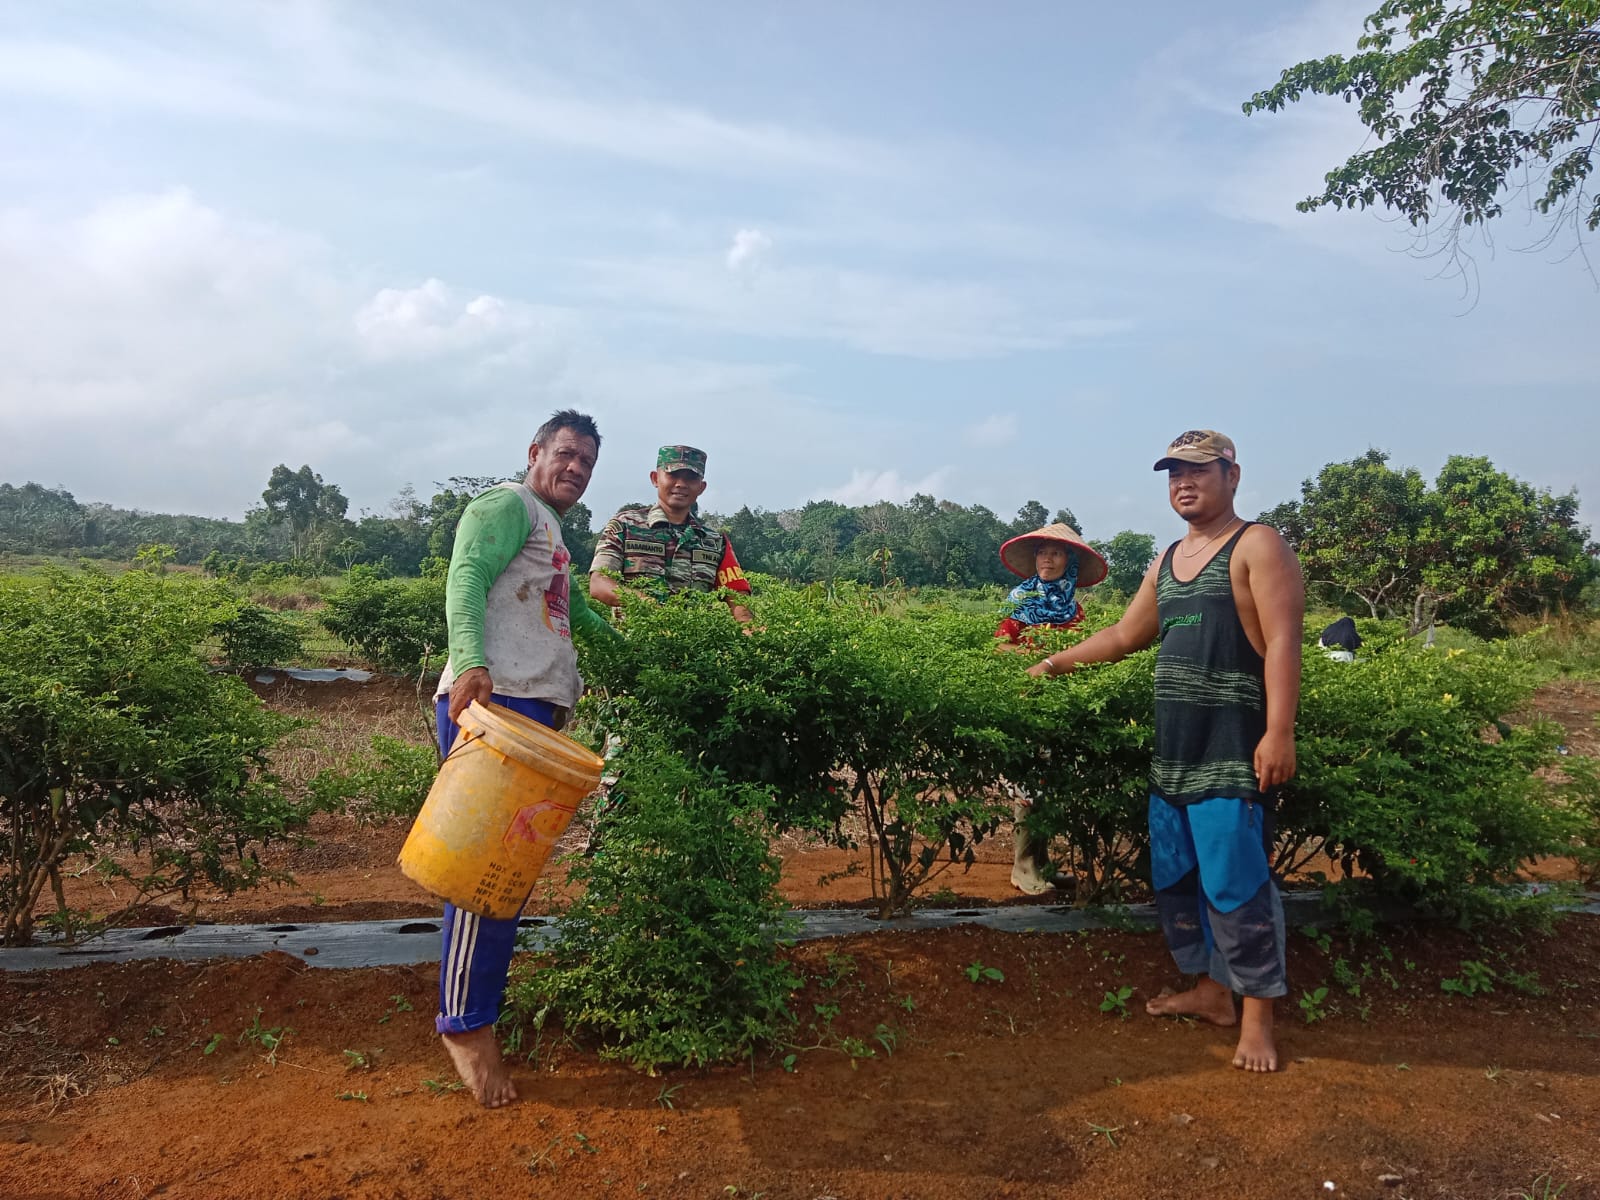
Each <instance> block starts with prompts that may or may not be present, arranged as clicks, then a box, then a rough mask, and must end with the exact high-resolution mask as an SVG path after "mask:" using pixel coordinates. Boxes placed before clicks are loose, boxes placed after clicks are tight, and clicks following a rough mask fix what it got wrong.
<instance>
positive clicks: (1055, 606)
mask: <svg viewBox="0 0 1600 1200" xmlns="http://www.w3.org/2000/svg"><path fill="white" fill-rule="evenodd" d="M1077 591H1078V554H1077V551H1072V552H1070V553H1068V555H1067V573H1066V574H1065V575H1063V576H1062V577H1061V578H1060V579H1053V580H1051V581H1050V582H1048V583H1046V582H1045V581H1044V580H1043V579H1040V578H1039V577H1038V576H1037V575H1030V576H1029V577H1028V578H1027V579H1024V580H1023V581H1022V582H1021V583H1019V584H1017V586H1016V587H1014V588H1012V589H1011V594H1010V595H1009V596H1007V597H1006V599H1008V600H1009V601H1010V602H1011V603H1012V605H1013V606H1014V608H1015V611H1014V612H1013V613H1012V614H1011V615H1012V616H1013V617H1015V618H1016V619H1017V620H1018V621H1021V622H1022V623H1023V624H1024V625H1065V624H1066V623H1067V622H1068V621H1070V620H1072V618H1073V617H1075V616H1077V615H1078V600H1077V595H1076V593H1077Z"/></svg>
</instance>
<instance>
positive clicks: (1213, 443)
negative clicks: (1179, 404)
mask: <svg viewBox="0 0 1600 1200" xmlns="http://www.w3.org/2000/svg"><path fill="white" fill-rule="evenodd" d="M1219 458H1220V459H1222V460H1223V461H1225V462H1228V463H1236V462H1238V461H1239V453H1238V451H1237V450H1235V449H1234V448H1233V439H1232V438H1230V437H1228V436H1227V435H1226V434H1221V433H1218V432H1217V431H1216V430H1215V429H1191V430H1189V432H1188V433H1180V434H1179V435H1178V436H1177V437H1175V438H1173V439H1172V445H1170V446H1168V447H1167V453H1166V454H1165V456H1163V457H1162V458H1159V459H1157V460H1156V466H1155V469H1156V470H1158V471H1165V470H1167V468H1169V467H1171V466H1172V464H1173V463H1177V462H1186V463H1208V462H1216V461H1217V460H1218V459H1219Z"/></svg>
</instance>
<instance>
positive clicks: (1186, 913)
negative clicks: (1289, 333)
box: [1029, 429, 1305, 1071]
mask: <svg viewBox="0 0 1600 1200" xmlns="http://www.w3.org/2000/svg"><path fill="white" fill-rule="evenodd" d="M1155 469H1156V470H1158V471H1166V472H1167V494H1168V498H1169V499H1170V501H1171V503H1172V507H1173V510H1174V511H1175V512H1177V514H1178V515H1179V516H1180V517H1182V518H1183V519H1184V521H1185V523H1186V524H1187V525H1188V526H1189V529H1188V532H1187V533H1186V534H1185V535H1184V537H1183V538H1182V539H1180V540H1179V541H1177V542H1174V543H1173V544H1172V545H1171V546H1170V547H1169V548H1168V549H1167V552H1166V553H1165V554H1164V555H1162V556H1161V557H1160V558H1159V559H1157V560H1156V562H1155V563H1153V564H1152V565H1151V567H1150V570H1149V571H1148V573H1147V574H1146V575H1145V578H1144V582H1143V583H1142V584H1141V585H1140V587H1139V591H1138V592H1137V594H1135V596H1134V598H1133V600H1132V602H1131V603H1129V605H1128V609H1127V611H1126V612H1125V613H1124V614H1123V617H1122V619H1121V620H1120V621H1118V622H1117V624H1115V625H1113V626H1111V627H1110V628H1109V629H1103V630H1101V631H1100V632H1099V633H1096V634H1095V635H1094V636H1092V637H1089V638H1086V639H1085V640H1084V641H1082V642H1080V643H1078V644H1077V645H1076V646H1072V647H1069V648H1068V649H1066V650H1059V651H1057V652H1056V653H1054V654H1052V655H1050V656H1048V657H1046V658H1044V659H1041V660H1040V661H1039V662H1037V663H1035V664H1034V665H1033V666H1032V667H1030V668H1029V674H1032V675H1061V674H1064V673H1066V672H1068V671H1072V670H1074V669H1076V668H1077V667H1079V666H1082V665H1084V664H1088V663H1099V662H1114V661H1116V660H1117V659H1120V658H1123V657H1125V656H1127V655H1128V654H1131V653H1133V652H1134V651H1136V650H1142V649H1144V648H1145V647H1146V646H1148V645H1150V644H1151V643H1152V642H1156V641H1158V640H1159V642H1160V644H1161V648H1160V650H1159V652H1158V653H1157V657H1156V673H1155V674H1156V678H1155V688H1156V720H1155V755H1154V759H1153V761H1152V763H1151V769H1150V843H1151V860H1152V871H1153V874H1154V884H1155V888H1156V904H1157V909H1158V911H1159V913H1160V915H1161V925H1162V930H1163V932H1164V933H1165V934H1166V937H1167V945H1168V947H1169V948H1170V949H1171V951H1172V956H1173V958H1174V960H1175V961H1176V962H1177V964H1178V967H1179V969H1180V970H1182V971H1184V972H1185V973H1186V974H1191V975H1199V976H1200V980H1199V982H1198V983H1197V984H1196V985H1195V986H1194V987H1192V988H1190V989H1189V990H1187V991H1184V992H1181V993H1177V994H1170V993H1167V992H1163V993H1162V994H1161V995H1159V996H1157V997H1155V998H1154V999H1152V1000H1151V1001H1150V1002H1149V1003H1148V1004H1147V1005H1146V1006H1145V1008H1146V1011H1148V1012H1150V1013H1151V1014H1153V1015H1157V1016H1186V1017H1197V1018H1199V1019H1201V1020H1204V1021H1208V1022H1210V1023H1211V1024H1214V1025H1234V1024H1238V1025H1239V1027H1240V1028H1239V1043H1238V1048H1237V1049H1236V1051H1235V1052H1234V1056H1233V1065H1234V1066H1236V1067H1239V1068H1241V1069H1243V1070H1247V1071H1274V1070H1276V1069H1277V1065H1278V1053H1277V1046H1276V1043H1275V1042H1274V1040H1273V1033H1272V1002H1273V999H1274V998H1275V997H1278V996H1281V995H1284V994H1285V993H1286V992H1287V991H1288V983H1287V980H1286V979H1285V971H1284V927H1283V905H1282V902H1281V900H1280V899H1279V896H1278V890H1277V886H1276V884H1275V883H1274V881H1273V879H1272V873H1271V869H1270V865H1269V862H1268V858H1267V846H1266V838H1267V826H1268V820H1269V816H1270V814H1269V812H1268V808H1267V806H1268V804H1269V803H1270V802H1271V800H1272V798H1273V796H1274V793H1275V792H1276V790H1277V789H1278V788H1279V787H1281V786H1282V785H1283V784H1284V783H1286V782H1287V781H1288V780H1289V779H1290V778H1291V777H1293V775H1294V769H1295V750H1294V722H1295V710H1296V708H1297V707H1298V705H1299V701H1300V646H1301V639H1302V637H1303V636H1304V625H1305V584H1304V581H1303V580H1302V578H1301V574H1300V564H1299V562H1298V560H1296V558H1295V556H1294V552H1293V551H1292V550H1291V549H1290V548H1289V545H1288V543H1287V542H1285V541H1284V540H1283V537H1282V535H1280V534H1279V533H1278V532H1277V530H1275V529H1272V528H1271V527H1270V526H1266V525H1259V524H1255V523H1253V522H1250V521H1245V520H1242V519H1241V518H1240V517H1239V516H1238V514H1237V513H1235V512H1234V507H1233V504H1234V495H1235V493H1236V492H1237V490H1238V487H1239V465H1238V462H1237V454H1236V451H1235V449H1234V445H1233V442H1232V441H1231V440H1229V439H1228V438H1226V437H1224V436H1223V435H1222V434H1219V433H1217V432H1215V431H1213V430H1208V429H1200V430H1191V431H1189V432H1188V433H1185V434H1182V435H1180V436H1179V437H1178V438H1177V440H1175V441H1174V442H1173V443H1172V444H1171V445H1170V446H1168V448H1167V452H1166V454H1165V455H1164V456H1163V457H1162V458H1161V459H1159V460H1158V461H1157V462H1156V465H1155ZM1234 992H1239V993H1241V994H1242V995H1243V996H1244V1004H1243V1013H1242V1019H1241V1015H1240V1014H1239V1013H1238V1012H1236V1011H1235V1008H1234V1002H1233V993H1234Z"/></svg>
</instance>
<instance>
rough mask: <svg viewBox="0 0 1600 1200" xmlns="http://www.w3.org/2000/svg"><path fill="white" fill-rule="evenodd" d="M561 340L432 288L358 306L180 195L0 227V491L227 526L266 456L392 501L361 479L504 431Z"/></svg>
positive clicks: (348, 294)
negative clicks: (459, 434)
mask: <svg viewBox="0 0 1600 1200" xmlns="http://www.w3.org/2000/svg"><path fill="white" fill-rule="evenodd" d="M573 336H574V334H573V332H572V329H571V328H570V322H563V320H562V319H561V318H560V316H559V314H554V315H552V310H541V309H537V308H535V307H533V306H529V305H525V304H519V303H516V302H513V301H509V300H504V299H501V298H497V297H494V296H486V295H480V294H476V293H473V292H460V291H458V290H456V289H454V288H452V287H450V286H449V285H447V284H445V283H443V282H441V281H439V280H437V279H430V280H428V281H427V282H426V283H424V284H422V285H420V286H418V287H414V288H383V289H376V290H375V289H373V288H372V287H371V286H370V285H369V284H367V283H366V282H365V281H364V280H363V279H362V278H361V277H360V276H359V275H357V274H356V273H354V272H351V271H348V270H345V269H342V268H340V267H338V266H337V265H336V264H334V263H333V262H332V261H331V260H330V257H329V255H328V254H327V253H326V252H325V251H324V250H323V248H322V247H321V246H320V245H319V244H318V243H317V242H315V241H314V240H312V239H308V238H304V237H302V236H300V235H298V234H295V233H293V232H290V231H287V230H284V229H281V228H278V227H275V226H271V225H267V224H263V223H259V222H255V221H251V220H249V219H246V218H241V217H239V216H236V215H232V214H227V213H224V212H221V211H219V210H217V209H214V208H212V207H209V206H207V205H205V204H203V203H201V202H200V201H199V200H197V199H196V198H195V197H194V196H193V195H192V194H191V193H190V192H188V191H186V190H184V189H173V190H169V191H166V192H162V193H158V194H155V195H135V196H126V197H120V198H117V199H115V200H111V201H108V202H106V203H104V204H102V205H99V206H97V207H95V208H94V209H92V210H91V211H89V212H87V213H85V214H83V215H81V216H76V217H68V218H65V219H61V218H53V219H52V218H46V217H43V216H41V215H40V214H38V213H36V212H30V211H9V212H0V478H4V479H9V480H21V479H28V478H38V479H42V480H47V481H49V482H52V483H53V482H60V481H67V480H71V481H72V482H73V484H74V485H75V486H76V487H77V489H78V490H79V491H80V492H82V491H83V490H84V489H85V487H86V486H87V485H90V484H92V485H93V488H94V491H93V492H92V493H87V496H88V498H105V499H112V500H115V501H117V502H119V503H125V504H139V505H144V506H147V507H160V506H169V507H172V508H185V509H190V510H192V509H194V508H196V507H198V508H199V509H200V510H201V511H204V512H223V513H232V514H234V515H237V514H238V513H240V512H242V511H243V509H244V507H245V506H246V504H248V503H249V502H251V501H252V500H253V499H254V498H255V493H256V492H257V491H258V490H259V488H260V486H261V482H262V481H264V480H265V477H266V473H267V471H268V470H270V468H271V466H272V464H273V463H275V462H278V461H290V460H292V461H293V462H294V463H296V464H298V463H299V462H311V463H314V464H316V466H317V468H318V469H319V470H322V471H324V472H325V473H327V474H329V476H330V477H335V478H340V479H341V480H342V481H343V482H344V483H345V484H346V486H347V489H348V490H350V491H351V492H352V493H354V491H355V490H357V489H361V488H363V486H364V485H366V484H367V483H368V482H369V481H371V482H372V485H373V486H374V487H376V488H377V489H379V490H381V491H383V492H385V493H387V492H392V490H393V487H397V486H398V484H399V483H400V482H404V477H403V476H402V477H401V478H400V479H399V480H396V481H395V482H394V483H393V484H392V485H391V484H389V483H388V482H384V483H381V484H380V483H376V481H377V480H379V479H386V480H387V479H393V478H394V476H393V473H394V472H395V471H396V470H397V469H398V470H406V469H409V468H408V467H407V466H406V464H407V463H408V462H409V463H417V462H422V461H426V460H427V458H428V456H429V455H430V454H431V453H432V452H433V451H434V449H435V447H436V446H437V445H439V444H440V443H441V441H442V440H443V439H444V437H445V433H444V431H443V430H442V429H441V427H442V426H448V425H450V424H451V415H452V414H459V413H461V412H463V411H466V410H468V408H469V406H470V408H471V409H472V411H473V412H474V413H475V414H477V415H480V416H482V418H483V422H484V424H483V426H482V427H480V428H479V435H480V436H486V437H492V436H494V433H495V426H494V423H495V421H496V419H497V414H498V413H500V412H508V413H515V414H516V415H515V417H514V418H512V419H511V421H508V423H512V422H514V423H515V425H516V426H518V429H517V436H518V437H521V436H524V435H525V433H526V428H525V426H526V425H527V418H526V405H527V397H528V396H529V395H530V394H533V393H537V392H538V391H539V390H548V389H550V388H551V387H553V386H555V385H556V384H557V382H558V381H559V379H560V376H561V373H562V371H563V368H564V362H565V354H566V349H567V346H566V343H567V341H568V339H570V338H571V337H573ZM552 407H554V406H552ZM484 457H488V455H487V454H485V455H484ZM491 461H492V462H494V463H495V465H496V466H499V465H500V463H499V461H498V460H495V459H491ZM448 473H449V472H448V471H446V472H443V474H448ZM432 477H442V475H440V476H424V477H423V478H424V480H426V479H427V478H432Z"/></svg>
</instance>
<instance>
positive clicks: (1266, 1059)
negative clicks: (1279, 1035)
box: [1233, 996, 1278, 1071]
mask: <svg viewBox="0 0 1600 1200" xmlns="http://www.w3.org/2000/svg"><path fill="white" fill-rule="evenodd" d="M1233 1065H1234V1066H1236V1067H1238V1068H1239V1069H1240V1070H1241V1071H1276V1070H1277V1069H1278V1047H1277V1044H1276V1043H1275V1042H1274V1041H1273V1040H1272V1001H1271V1000H1261V999H1258V998H1256V997H1254V996H1246V997H1245V998H1244V1019H1243V1020H1242V1021H1240V1022H1239V1048H1238V1049H1237V1050H1235V1051H1234V1052H1233Z"/></svg>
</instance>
